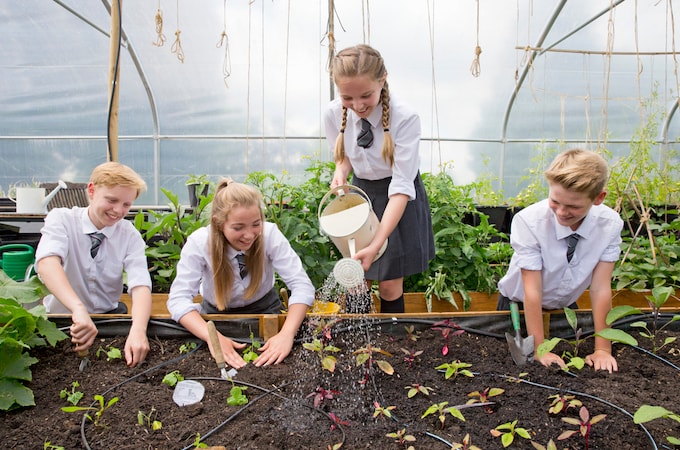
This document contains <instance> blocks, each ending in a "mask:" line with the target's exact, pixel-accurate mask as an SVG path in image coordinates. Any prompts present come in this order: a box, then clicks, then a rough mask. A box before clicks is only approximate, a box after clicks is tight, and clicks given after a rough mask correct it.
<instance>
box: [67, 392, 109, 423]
mask: <svg viewBox="0 0 680 450" xmlns="http://www.w3.org/2000/svg"><path fill="white" fill-rule="evenodd" d="M118 400H119V398H118V397H113V398H111V399H110V400H109V401H108V402H106V401H105V400H104V396H103V395H99V394H97V395H95V396H94V403H93V404H97V405H98V406H64V407H62V408H61V410H62V411H64V412H67V413H73V412H78V411H94V417H93V416H92V415H91V414H89V413H85V417H86V418H87V419H88V420H90V421H91V422H92V423H93V424H94V426H96V427H98V426H103V422H102V416H103V415H104V412H105V411H106V410H107V409H109V408H110V407H112V406H113V405H115V404H116V403H117V402H118Z"/></svg>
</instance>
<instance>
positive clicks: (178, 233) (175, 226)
mask: <svg viewBox="0 0 680 450" xmlns="http://www.w3.org/2000/svg"><path fill="white" fill-rule="evenodd" d="M161 191H162V192H163V194H164V195H165V196H166V197H167V198H168V200H169V201H170V203H168V207H169V211H167V212H166V211H154V210H152V209H151V210H147V211H145V210H140V211H139V212H138V213H137V214H136V215H135V218H134V225H135V228H137V230H139V232H140V233H141V234H142V236H143V237H144V240H145V241H146V243H147V248H146V258H147V261H148V264H149V271H150V272H151V274H152V278H153V284H154V291H156V292H166V293H167V292H169V290H170V285H171V284H172V281H173V280H174V279H175V275H176V274H177V262H178V261H179V256H180V252H181V251H182V247H184V244H185V242H186V240H187V238H188V237H189V235H190V234H191V233H193V232H194V231H196V230H197V229H199V228H201V227H203V226H206V225H208V224H209V223H210V217H209V214H207V210H206V209H207V208H208V206H209V205H210V203H211V202H212V199H213V196H214V194H212V193H210V194H208V195H207V196H206V197H201V199H200V202H199V204H198V206H197V207H195V208H193V210H192V212H191V213H187V211H186V207H185V206H183V205H181V204H180V202H179V197H178V195H177V194H175V193H173V192H172V191H169V190H167V189H164V188H161ZM204 212H206V214H204Z"/></svg>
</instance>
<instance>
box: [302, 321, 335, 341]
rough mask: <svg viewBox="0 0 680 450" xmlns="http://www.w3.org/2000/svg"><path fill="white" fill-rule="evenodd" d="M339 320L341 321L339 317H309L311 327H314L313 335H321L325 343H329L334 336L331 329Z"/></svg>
mask: <svg viewBox="0 0 680 450" xmlns="http://www.w3.org/2000/svg"><path fill="white" fill-rule="evenodd" d="M338 322H340V320H339V319H331V320H326V319H317V318H315V317H314V316H312V317H311V318H310V319H309V324H310V327H313V330H312V336H321V340H322V341H323V343H324V345H327V344H328V343H329V342H330V341H331V339H332V337H333V336H332V334H331V329H332V328H333V325H335V324H336V323H338Z"/></svg>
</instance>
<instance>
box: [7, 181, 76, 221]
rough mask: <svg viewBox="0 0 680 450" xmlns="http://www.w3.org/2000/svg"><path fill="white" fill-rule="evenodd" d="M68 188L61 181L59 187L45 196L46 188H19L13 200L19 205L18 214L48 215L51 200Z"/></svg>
mask: <svg viewBox="0 0 680 450" xmlns="http://www.w3.org/2000/svg"><path fill="white" fill-rule="evenodd" d="M66 188H68V186H67V185H66V183H65V182H63V181H62V180H59V183H58V184H57V187H55V188H54V189H52V192H50V193H49V195H47V196H45V188H41V187H17V188H16V198H15V199H14V198H11V197H10V200H12V201H13V202H14V203H16V204H17V213H18V214H45V213H47V205H48V204H49V203H50V200H52V198H53V197H54V196H55V195H57V192H59V190H60V189H66Z"/></svg>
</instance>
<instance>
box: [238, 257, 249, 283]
mask: <svg viewBox="0 0 680 450" xmlns="http://www.w3.org/2000/svg"><path fill="white" fill-rule="evenodd" d="M236 261H238V273H239V274H240V275H241V279H244V278H245V277H246V275H248V268H247V267H246V255H244V254H243V253H239V254H238V255H236Z"/></svg>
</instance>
